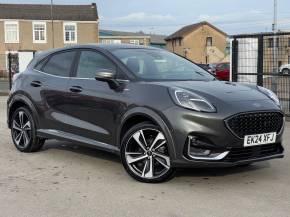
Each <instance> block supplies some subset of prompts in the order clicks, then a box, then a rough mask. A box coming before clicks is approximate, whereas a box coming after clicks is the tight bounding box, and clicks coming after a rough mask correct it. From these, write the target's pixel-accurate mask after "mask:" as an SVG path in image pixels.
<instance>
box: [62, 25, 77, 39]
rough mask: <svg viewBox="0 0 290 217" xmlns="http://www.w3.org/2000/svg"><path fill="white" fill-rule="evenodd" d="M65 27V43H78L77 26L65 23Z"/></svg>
mask: <svg viewBox="0 0 290 217" xmlns="http://www.w3.org/2000/svg"><path fill="white" fill-rule="evenodd" d="M63 26H64V43H77V24H76V23H65V24H64V25H63Z"/></svg>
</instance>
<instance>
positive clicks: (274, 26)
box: [272, 0, 279, 93]
mask: <svg viewBox="0 0 290 217" xmlns="http://www.w3.org/2000/svg"><path fill="white" fill-rule="evenodd" d="M272 31H273V73H274V77H273V78H272V85H273V91H274V93H277V75H278V73H279V69H278V67H279V66H278V59H277V49H278V46H279V45H278V43H277V36H276V34H277V0H274V13H273V24H272Z"/></svg>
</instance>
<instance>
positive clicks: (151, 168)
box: [121, 122, 174, 183]
mask: <svg viewBox="0 0 290 217" xmlns="http://www.w3.org/2000/svg"><path fill="white" fill-rule="evenodd" d="M121 158H122V163H123V166H124V168H125V169H126V171H127V172H128V173H129V174H130V175H131V176H132V177H133V178H135V179H136V180H138V181H141V182H148V183H157V182H163V181H166V180H168V179H169V178H171V177H172V175H173V173H174V168H172V167H171V162H170V156H169V150H168V144H167V140H166V138H165V136H164V134H163V132H162V131H161V129H160V128H159V127H158V126H156V125H153V124H150V123H147V122H144V123H141V124H138V125H136V126H134V127H132V128H131V129H130V130H129V131H128V132H127V133H126V135H125V136H124V138H123V140H122V147H121Z"/></svg>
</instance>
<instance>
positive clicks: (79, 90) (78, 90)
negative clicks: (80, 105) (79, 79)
mask: <svg viewBox="0 0 290 217" xmlns="http://www.w3.org/2000/svg"><path fill="white" fill-rule="evenodd" d="M69 90H70V92H73V93H80V92H82V91H83V88H82V87H80V86H72V87H71V88H69Z"/></svg>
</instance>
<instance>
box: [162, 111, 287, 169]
mask: <svg viewBox="0 0 290 217" xmlns="http://www.w3.org/2000/svg"><path fill="white" fill-rule="evenodd" d="M230 110H231V109H230V108H228V109H225V110H224V112H220V113H201V112H194V111H190V110H187V109H183V108H179V107H177V106H176V107H172V108H169V109H167V110H165V111H164V115H165V116H166V118H167V121H168V122H169V125H170V130H171V134H172V137H173V138H172V139H173V143H174V144H173V146H174V147H173V148H172V149H171V150H170V156H171V159H172V166H173V167H228V166H235V165H242V164H249V163H252V162H258V161H264V160H270V159H274V158H283V157H284V154H283V153H284V148H283V146H282V135H283V131H284V126H283V127H282V129H281V131H280V132H279V133H278V134H277V137H276V143H275V144H270V146H271V145H272V146H273V147H272V148H274V145H275V147H277V149H276V150H273V151H272V152H267V153H266V152H265V151H264V150H261V154H257V153H258V152H259V148H260V147H263V148H268V147H267V146H269V145H265V146H263V145H262V146H256V147H255V146H253V154H252V155H251V154H250V155H249V156H246V157H244V156H242V157H239V156H238V157H236V158H230V156H231V155H232V154H234V153H233V152H234V151H236V150H242V151H243V150H244V147H243V144H244V140H243V139H241V138H238V137H237V136H235V135H233V133H232V132H231V131H230V130H229V129H228V127H227V126H226V124H225V120H226V119H227V118H228V117H231V116H233V115H236V114H239V113H247V111H245V110H244V109H243V108H241V110H239V109H238V107H237V109H233V110H232V111H234V112H230ZM265 111H269V112H270V111H272V112H273V111H274V112H280V110H277V109H270V108H269V109H265V110H263V112H265ZM249 112H262V111H260V110H254V109H252V108H250V110H249ZM191 136H194V137H199V138H204V139H205V140H206V141H209V142H208V143H210V146H209V147H207V148H206V149H209V150H211V149H214V150H219V151H220V153H225V152H228V153H226V154H225V155H224V156H221V158H217V159H214V160H209V159H202V158H201V159H193V158H191V157H189V156H188V154H186V153H187V150H188V138H189V137H191ZM269 148H271V147H269ZM172 150H173V151H172Z"/></svg>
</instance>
